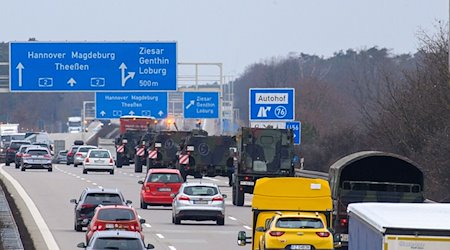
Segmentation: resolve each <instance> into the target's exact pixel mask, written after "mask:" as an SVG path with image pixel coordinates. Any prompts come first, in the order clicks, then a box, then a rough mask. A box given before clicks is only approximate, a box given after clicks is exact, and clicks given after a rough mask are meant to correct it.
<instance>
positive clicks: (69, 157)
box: [66, 145, 80, 165]
mask: <svg viewBox="0 0 450 250" xmlns="http://www.w3.org/2000/svg"><path fill="white" fill-rule="evenodd" d="M79 147H80V145H72V146H71V147H70V149H69V151H68V152H67V160H66V164H67V165H70V164H73V161H74V159H75V153H76V152H77V150H78V148H79Z"/></svg>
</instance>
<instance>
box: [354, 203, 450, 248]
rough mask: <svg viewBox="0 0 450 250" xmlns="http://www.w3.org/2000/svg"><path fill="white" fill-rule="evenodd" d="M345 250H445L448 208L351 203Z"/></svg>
mask: <svg viewBox="0 0 450 250" xmlns="http://www.w3.org/2000/svg"><path fill="white" fill-rule="evenodd" d="M348 215H349V250H361V249H364V250H448V249H450V204H443V203H372V202H368V203H353V204H350V205H349V206H348Z"/></svg>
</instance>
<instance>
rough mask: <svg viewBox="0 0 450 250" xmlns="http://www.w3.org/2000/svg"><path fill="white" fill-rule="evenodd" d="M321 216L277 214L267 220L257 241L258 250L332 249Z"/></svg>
mask: <svg viewBox="0 0 450 250" xmlns="http://www.w3.org/2000/svg"><path fill="white" fill-rule="evenodd" d="M326 225H327V224H326V222H325V218H324V216H323V215H321V214H319V213H314V212H296V213H294V212H284V213H280V212H277V213H276V214H275V215H274V216H273V217H272V218H270V219H267V220H266V223H265V228H263V227H257V228H256V231H259V232H263V235H262V236H261V237H260V239H259V250H263V249H264V250H266V249H300V250H319V249H320V250H324V249H330V250H331V249H333V235H332V234H331V233H330V231H328V229H327V227H326Z"/></svg>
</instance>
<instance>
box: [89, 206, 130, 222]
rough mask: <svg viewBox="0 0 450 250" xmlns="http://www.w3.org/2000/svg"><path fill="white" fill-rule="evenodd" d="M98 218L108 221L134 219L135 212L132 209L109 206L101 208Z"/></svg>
mask: <svg viewBox="0 0 450 250" xmlns="http://www.w3.org/2000/svg"><path fill="white" fill-rule="evenodd" d="M97 218H98V219H99V220H107V221H121V220H134V219H135V218H136V217H135V216H134V212H133V211H132V210H131V209H121V208H111V209H110V208H108V209H100V210H99V211H98V216H97Z"/></svg>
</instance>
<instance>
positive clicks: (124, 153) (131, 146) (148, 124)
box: [115, 116, 156, 172]
mask: <svg viewBox="0 0 450 250" xmlns="http://www.w3.org/2000/svg"><path fill="white" fill-rule="evenodd" d="M155 121H156V120H155V119H154V118H152V117H146V116H122V117H120V119H119V122H120V127H119V131H120V134H119V137H117V138H116V139H115V146H116V157H117V159H116V166H117V167H118V168H121V167H122V166H123V165H130V163H132V162H134V160H135V155H136V148H137V146H139V142H140V141H141V138H142V136H143V135H145V134H146V133H147V132H150V131H151V130H153V125H154V122H155ZM135 171H136V169H135ZM141 172H142V169H141Z"/></svg>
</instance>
